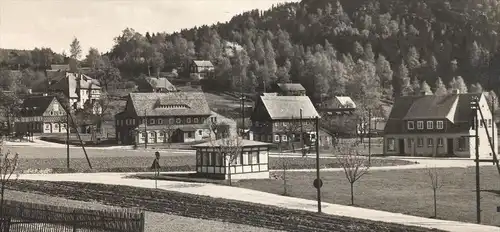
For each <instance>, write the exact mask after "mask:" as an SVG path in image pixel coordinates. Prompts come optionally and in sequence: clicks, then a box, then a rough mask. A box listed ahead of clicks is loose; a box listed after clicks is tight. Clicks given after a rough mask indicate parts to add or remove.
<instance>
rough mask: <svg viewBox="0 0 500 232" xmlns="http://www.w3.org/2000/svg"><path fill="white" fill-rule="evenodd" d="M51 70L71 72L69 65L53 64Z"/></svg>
mask: <svg viewBox="0 0 500 232" xmlns="http://www.w3.org/2000/svg"><path fill="white" fill-rule="evenodd" d="M50 69H51V70H56V71H57V70H60V71H69V69H70V68H69V64H51V65H50Z"/></svg>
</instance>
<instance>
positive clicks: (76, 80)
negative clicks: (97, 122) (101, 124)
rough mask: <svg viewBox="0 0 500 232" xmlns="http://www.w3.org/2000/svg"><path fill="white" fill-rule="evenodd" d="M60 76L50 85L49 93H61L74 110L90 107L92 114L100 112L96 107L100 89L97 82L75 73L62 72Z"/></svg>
mask: <svg viewBox="0 0 500 232" xmlns="http://www.w3.org/2000/svg"><path fill="white" fill-rule="evenodd" d="M61 75H63V76H62V77H61V78H58V79H56V80H53V81H52V83H50V85H49V91H50V92H59V93H63V94H64V95H65V96H66V97H67V98H68V100H69V106H70V107H72V109H74V110H77V109H85V108H88V107H92V109H91V110H92V112H93V113H94V114H97V113H99V112H100V111H101V108H100V107H99V106H98V100H99V98H100V97H101V87H100V86H99V82H98V81H97V80H94V79H92V78H90V77H89V76H87V75H85V74H81V73H76V72H62V74H61Z"/></svg>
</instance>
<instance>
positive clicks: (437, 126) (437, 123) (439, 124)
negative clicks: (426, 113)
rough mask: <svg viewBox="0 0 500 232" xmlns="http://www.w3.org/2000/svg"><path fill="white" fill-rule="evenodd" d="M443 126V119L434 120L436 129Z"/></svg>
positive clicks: (440, 128)
mask: <svg viewBox="0 0 500 232" xmlns="http://www.w3.org/2000/svg"><path fill="white" fill-rule="evenodd" d="M443 127H444V123H443V121H437V122H436V129H438V130H442V129H443Z"/></svg>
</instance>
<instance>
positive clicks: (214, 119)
mask: <svg viewBox="0 0 500 232" xmlns="http://www.w3.org/2000/svg"><path fill="white" fill-rule="evenodd" d="M208 120H210V123H211V124H213V125H215V126H217V128H212V130H213V129H217V130H218V132H217V134H216V135H214V136H215V139H221V138H224V137H229V136H236V135H237V134H238V133H237V124H236V121H235V120H233V119H230V118H228V117H224V116H223V115H221V114H219V113H217V112H215V111H212V114H211V115H210V117H209V118H208Z"/></svg>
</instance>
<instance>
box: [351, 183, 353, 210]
mask: <svg viewBox="0 0 500 232" xmlns="http://www.w3.org/2000/svg"><path fill="white" fill-rule="evenodd" d="M351 205H354V183H351Z"/></svg>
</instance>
